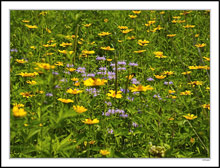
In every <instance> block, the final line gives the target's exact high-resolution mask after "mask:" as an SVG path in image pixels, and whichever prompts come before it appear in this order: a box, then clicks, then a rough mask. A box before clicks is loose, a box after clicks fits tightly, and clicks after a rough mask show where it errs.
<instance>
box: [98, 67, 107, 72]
mask: <svg viewBox="0 0 220 168" xmlns="http://www.w3.org/2000/svg"><path fill="white" fill-rule="evenodd" d="M99 70H100V71H106V70H107V68H106V67H100V68H99Z"/></svg>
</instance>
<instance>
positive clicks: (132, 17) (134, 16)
mask: <svg viewBox="0 0 220 168" xmlns="http://www.w3.org/2000/svg"><path fill="white" fill-rule="evenodd" d="M128 16H129V17H130V18H131V19H134V18H136V17H137V15H128Z"/></svg>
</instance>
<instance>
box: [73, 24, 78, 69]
mask: <svg viewBox="0 0 220 168" xmlns="http://www.w3.org/2000/svg"><path fill="white" fill-rule="evenodd" d="M78 32H79V24H77V26H76V33H75V41H74V57H73V64H74V65H75V62H76V47H77V36H78Z"/></svg>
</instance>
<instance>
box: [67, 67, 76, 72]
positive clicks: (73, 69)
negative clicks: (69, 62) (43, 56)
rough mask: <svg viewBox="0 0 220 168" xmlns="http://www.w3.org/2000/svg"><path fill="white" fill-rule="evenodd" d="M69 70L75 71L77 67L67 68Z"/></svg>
mask: <svg viewBox="0 0 220 168" xmlns="http://www.w3.org/2000/svg"><path fill="white" fill-rule="evenodd" d="M66 69H67V70H68V71H70V72H73V71H75V70H76V69H75V68H66Z"/></svg>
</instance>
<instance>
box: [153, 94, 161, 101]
mask: <svg viewBox="0 0 220 168" xmlns="http://www.w3.org/2000/svg"><path fill="white" fill-rule="evenodd" d="M153 97H154V98H158V100H162V98H161V97H160V95H159V94H155V95H154V96H153Z"/></svg>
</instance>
